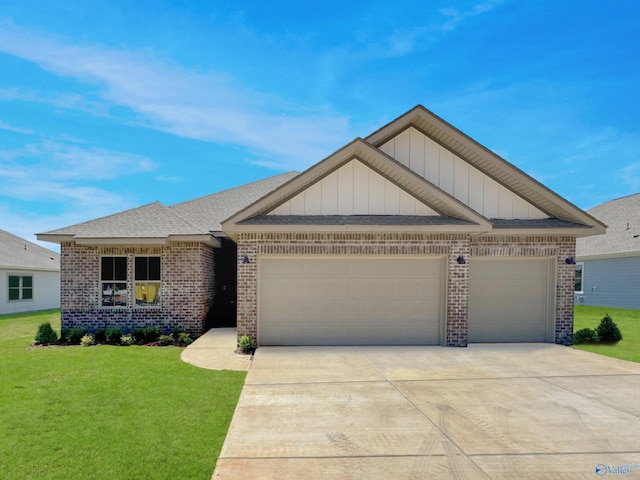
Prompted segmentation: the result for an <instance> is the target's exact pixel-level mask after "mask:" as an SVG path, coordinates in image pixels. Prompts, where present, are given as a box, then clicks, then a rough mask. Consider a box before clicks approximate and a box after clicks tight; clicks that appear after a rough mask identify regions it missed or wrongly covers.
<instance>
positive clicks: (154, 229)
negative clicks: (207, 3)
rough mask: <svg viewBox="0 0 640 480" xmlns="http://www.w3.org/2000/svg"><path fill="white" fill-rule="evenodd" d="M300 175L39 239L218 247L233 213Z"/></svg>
mask: <svg viewBox="0 0 640 480" xmlns="http://www.w3.org/2000/svg"><path fill="white" fill-rule="evenodd" d="M295 175H297V172H288V173H284V174H280V175H276V176H273V177H270V178H266V179H264V180H259V181H257V182H253V183H249V184H247V185H243V186H240V187H236V188H232V189H229V190H224V191H222V192H218V193H215V194H212V195H207V196H205V197H200V198H196V199H195V200H190V201H187V202H182V203H178V204H176V205H174V206H170V207H167V206H165V205H163V204H162V203H160V202H154V203H150V204H148V205H143V206H141V207H137V208H133V209H130V210H125V211H124V212H119V213H115V214H113V215H108V216H106V217H101V218H98V219H95V220H89V221H87V222H83V223H78V224H76V225H71V226H69V227H64V228H59V229H56V230H51V231H49V232H44V233H39V234H38V239H40V240H46V241H50V242H55V243H60V242H63V241H75V242H77V243H79V244H107V243H109V244H114V243H115V244H161V243H165V242H167V241H172V240H178V239H180V240H194V241H203V242H207V243H209V244H212V245H217V244H218V241H217V240H216V239H215V238H213V237H212V234H213V233H214V232H220V231H221V227H220V222H221V220H222V219H223V218H225V217H226V216H228V215H229V214H230V212H231V213H232V212H235V211H236V210H238V209H240V208H242V207H243V206H244V205H246V204H247V203H250V202H253V201H255V200H256V199H257V198H260V197H261V196H263V195H265V194H266V193H268V192H270V191H271V190H273V189H274V188H275V187H277V186H278V185H280V184H282V183H283V182H285V181H286V180H288V179H290V178H293V177H294V176H295Z"/></svg>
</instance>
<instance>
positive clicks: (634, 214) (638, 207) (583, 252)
mask: <svg viewBox="0 0 640 480" xmlns="http://www.w3.org/2000/svg"><path fill="white" fill-rule="evenodd" d="M589 213H590V214H591V215H593V216H595V217H597V218H598V219H600V220H601V221H603V222H605V223H606V224H607V225H608V228H607V233H606V234H604V235H600V236H597V237H589V238H579V239H578V241H577V244H576V257H579V258H585V257H606V256H629V255H640V193H637V194H635V195H629V196H627V197H622V198H618V199H616V200H610V201H608V202H605V203H602V204H600V205H598V206H596V207H594V208H592V209H590V210H589Z"/></svg>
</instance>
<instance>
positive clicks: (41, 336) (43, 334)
mask: <svg viewBox="0 0 640 480" xmlns="http://www.w3.org/2000/svg"><path fill="white" fill-rule="evenodd" d="M35 340H36V343H39V344H40V345H51V344H53V343H56V342H57V341H58V334H57V333H56V332H55V330H54V329H53V327H51V324H50V323H49V322H47V323H43V324H42V325H40V326H39V327H38V333H36V338H35Z"/></svg>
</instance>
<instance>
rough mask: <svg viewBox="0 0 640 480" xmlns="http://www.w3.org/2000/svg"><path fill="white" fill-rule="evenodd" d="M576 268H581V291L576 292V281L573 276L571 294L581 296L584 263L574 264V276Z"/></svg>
mask: <svg viewBox="0 0 640 480" xmlns="http://www.w3.org/2000/svg"><path fill="white" fill-rule="evenodd" d="M578 266H580V267H582V268H581V269H580V286H581V287H582V289H581V290H576V281H575V276H574V280H573V293H574V294H575V295H583V294H584V262H576V264H575V267H574V270H573V271H574V275H575V271H576V270H577V268H578Z"/></svg>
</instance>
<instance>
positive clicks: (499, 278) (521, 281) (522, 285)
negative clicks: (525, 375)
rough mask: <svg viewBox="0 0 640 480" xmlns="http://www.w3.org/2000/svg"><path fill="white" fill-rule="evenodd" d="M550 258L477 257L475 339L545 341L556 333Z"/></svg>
mask: <svg viewBox="0 0 640 480" xmlns="http://www.w3.org/2000/svg"><path fill="white" fill-rule="evenodd" d="M553 278H554V275H553V264H552V261H551V260H550V259H548V258H514V257H507V258H486V259H485V258H477V257H476V258H472V260H471V263H470V265H469V342H544V341H549V337H550V336H551V334H552V331H553V328H552V322H551V319H552V318H553V317H552V305H553V302H552V298H553V296H552V292H553V285H554V282H553Z"/></svg>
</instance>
